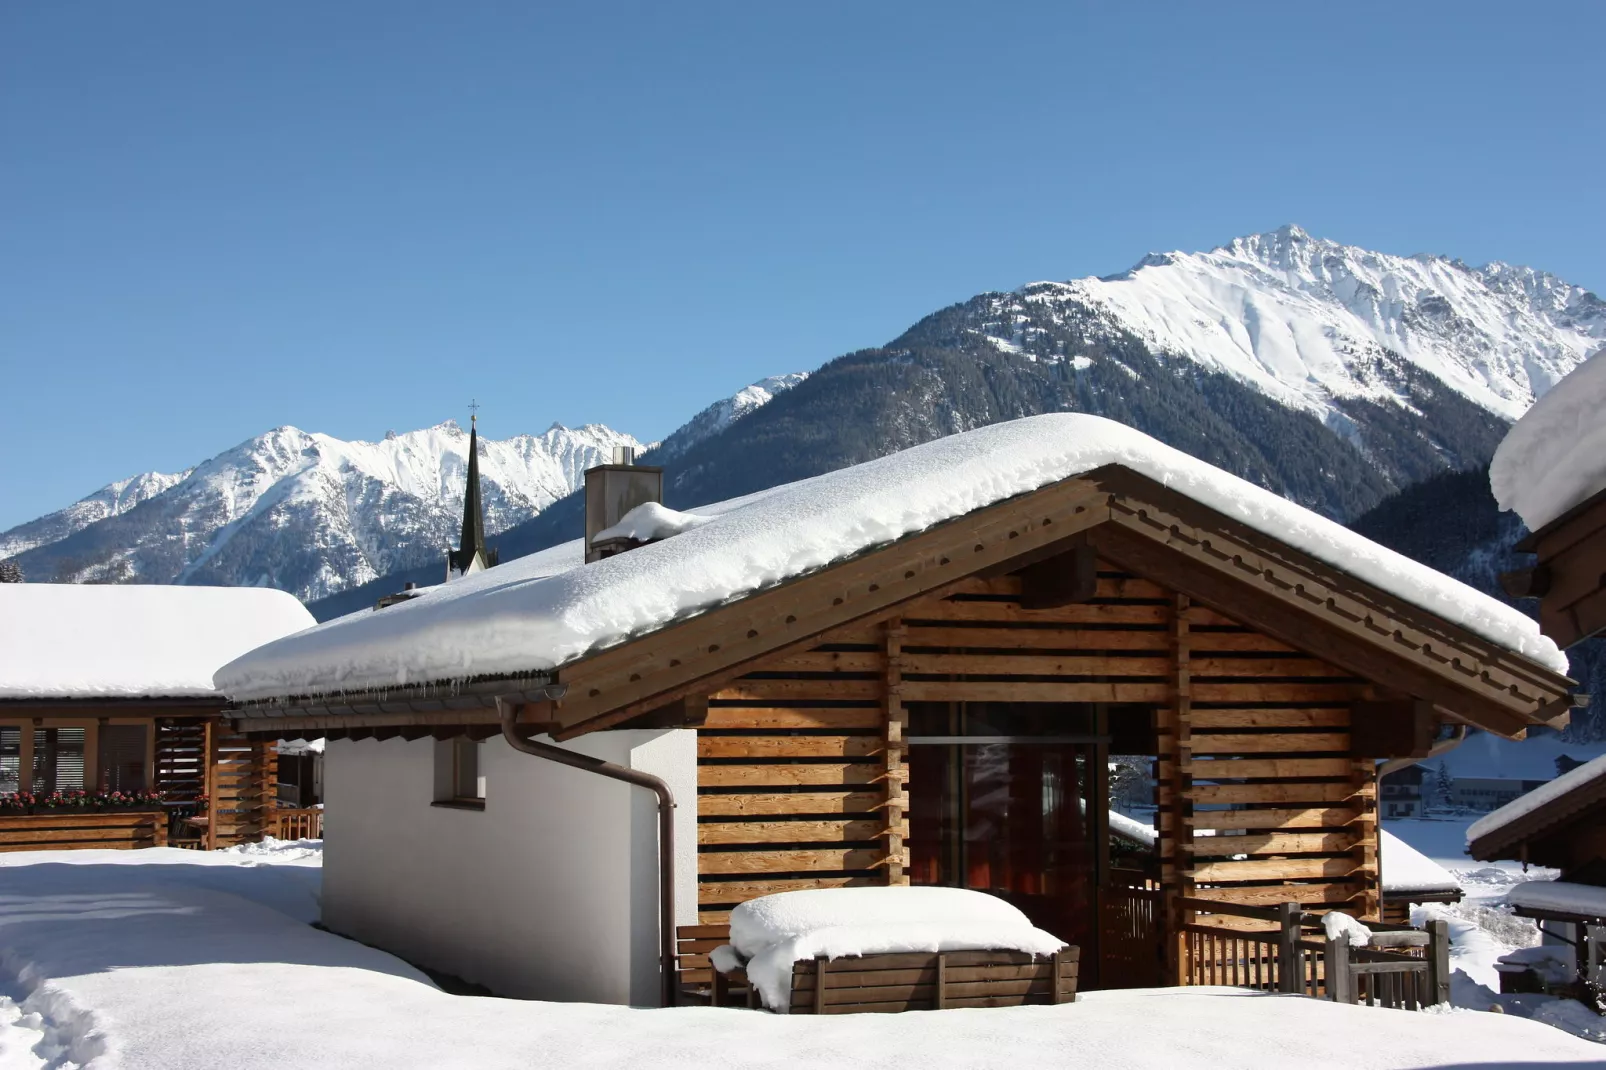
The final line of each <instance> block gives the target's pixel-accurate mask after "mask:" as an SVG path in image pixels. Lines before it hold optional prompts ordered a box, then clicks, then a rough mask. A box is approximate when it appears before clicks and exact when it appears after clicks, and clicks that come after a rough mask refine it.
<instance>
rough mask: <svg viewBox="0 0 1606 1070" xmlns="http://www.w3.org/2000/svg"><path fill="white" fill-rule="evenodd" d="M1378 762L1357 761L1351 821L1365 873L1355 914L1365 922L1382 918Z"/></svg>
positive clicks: (1359, 859)
mask: <svg viewBox="0 0 1606 1070" xmlns="http://www.w3.org/2000/svg"><path fill="white" fill-rule="evenodd" d="M1377 768H1378V767H1377V763H1376V762H1374V761H1372V760H1371V759H1370V758H1367V759H1362V760H1360V761H1357V762H1355V763H1354V774H1353V776H1354V782H1355V784H1356V791H1355V797H1354V798H1353V799H1352V800H1350V801H1351V802H1352V804H1353V805H1354V807H1355V810H1356V816H1355V820H1354V822H1353V823H1352V827H1353V828H1354V829H1355V831H1356V834H1357V835H1358V837H1359V839H1358V840H1357V841H1356V843H1355V847H1354V848H1353V850H1352V854H1353V855H1354V857H1355V859H1356V862H1357V863H1358V867H1357V868H1359V869H1360V871H1361V874H1362V878H1361V879H1362V887H1363V888H1364V889H1365V891H1363V892H1362V893H1361V901H1360V902H1359V903H1357V904H1356V914H1357V915H1358V916H1359V918H1360V919H1361V920H1362V921H1379V922H1380V921H1382V920H1383V866H1382V862H1381V860H1380V858H1379V854H1378V840H1379V836H1378V819H1377Z"/></svg>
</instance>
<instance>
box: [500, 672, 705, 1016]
mask: <svg viewBox="0 0 1606 1070" xmlns="http://www.w3.org/2000/svg"><path fill="white" fill-rule="evenodd" d="M522 704H523V702H522V700H520V699H519V698H518V697H517V696H504V697H501V698H498V699H497V700H496V708H497V712H498V713H499V714H500V715H501V717H500V719H501V722H502V738H503V739H506V740H507V741H508V745H509V746H511V747H512V748H513V749H514V750H516V751H520V752H522V753H524V754H528V755H531V756H533V757H536V758H545V759H546V760H547V761H549V762H557V763H558V764H559V765H566V766H568V767H569V768H571V769H579V770H581V771H583V772H587V773H596V774H597V775H598V776H605V777H608V778H609V779H611V780H619V781H623V782H624V783H626V784H631V785H634V786H635V787H638V788H646V789H647V790H648V791H650V792H652V793H653V794H654V795H656V796H657V797H658V962H659V967H658V968H659V971H660V980H661V984H662V999H663V1005H664V1006H665V1007H673V1006H674V1005H675V995H676V991H677V988H678V985H679V973H680V971H679V970H678V969H677V961H676V944H675V796H674V793H673V792H671V791H670V790H669V785H668V784H667V783H665V782H664V780H663V778H661V777H656V776H653V775H652V774H651V773H643V772H642V771H641V770H639V769H629V768H626V767H625V766H622V765H618V764H616V763H614V762H607V761H603V760H602V759H601V758H593V757H591V756H590V755H588V754H578V753H576V752H575V751H572V750H568V749H566V748H564V747H554V746H552V745H551V744H549V743H537V742H536V741H535V740H533V739H527V738H525V737H524V736H523V735H521V734H520V732H519V727H518V719H519V718H518V711H519V707H520V706H521V705H522Z"/></svg>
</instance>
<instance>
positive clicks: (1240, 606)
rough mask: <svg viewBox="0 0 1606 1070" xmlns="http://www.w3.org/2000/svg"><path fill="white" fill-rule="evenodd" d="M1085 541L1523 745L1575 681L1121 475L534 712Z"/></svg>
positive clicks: (756, 659) (611, 675)
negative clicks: (1518, 739)
mask: <svg viewBox="0 0 1606 1070" xmlns="http://www.w3.org/2000/svg"><path fill="white" fill-rule="evenodd" d="M1077 539H1085V540H1086V541H1087V542H1089V543H1090V544H1092V545H1093V546H1094V547H1095V548H1096V549H1097V550H1098V551H1099V552H1100V554H1102V555H1104V556H1105V557H1108V558H1109V559H1111V560H1112V561H1114V562H1116V563H1118V564H1121V565H1123V566H1124V567H1127V568H1130V569H1131V570H1132V571H1133V572H1135V573H1137V574H1139V575H1143V576H1146V577H1148V578H1150V579H1153V580H1156V581H1157V582H1160V583H1164V584H1166V585H1167V586H1170V587H1172V588H1173V589H1175V590H1177V591H1179V592H1181V593H1184V594H1187V595H1189V596H1191V597H1194V598H1196V599H1198V600H1200V601H1202V602H1204V603H1206V604H1208V605H1211V606H1213V607H1215V608H1216V609H1218V610H1219V611H1221V612H1225V613H1228V614H1229V615H1231V616H1234V617H1235V618H1237V619H1240V620H1243V621H1244V623H1246V624H1251V625H1253V626H1254V627H1256V628H1259V629H1262V630H1264V631H1266V632H1267V633H1268V634H1270V635H1272V636H1273V637H1275V638H1278V639H1281V640H1282V641H1284V642H1287V643H1289V644H1290V645H1293V646H1295V647H1297V648H1299V649H1303V650H1306V651H1308V652H1309V653H1312V654H1315V655H1317V656H1320V657H1323V658H1326V659H1327V660H1329V661H1331V662H1332V663H1333V664H1335V665H1338V666H1339V667H1341V668H1345V669H1348V670H1349V671H1351V672H1353V673H1355V674H1356V675H1358V676H1362V677H1365V678H1367V679H1370V680H1373V681H1377V682H1386V683H1387V684H1389V685H1390V686H1392V687H1394V688H1397V689H1399V690H1402V691H1405V692H1408V693H1410V694H1412V695H1414V696H1415V697H1417V698H1420V699H1424V700H1427V701H1430V702H1432V703H1434V704H1435V705H1437V706H1439V707H1441V708H1442V709H1443V710H1445V711H1448V712H1449V713H1450V714H1451V715H1453V716H1456V717H1459V718H1461V719H1464V720H1466V721H1468V722H1469V723H1471V724H1475V725H1477V726H1479V727H1482V728H1487V729H1489V730H1490V731H1493V732H1497V733H1499V734H1502V735H1506V736H1513V737H1520V736H1521V735H1522V734H1523V732H1524V731H1525V730H1526V728H1527V727H1528V726H1529V725H1530V724H1548V725H1552V726H1558V727H1559V726H1561V725H1565V724H1566V721H1567V715H1568V711H1569V710H1570V708H1571V704H1572V700H1571V697H1570V692H1569V689H1570V687H1571V686H1572V681H1570V680H1568V679H1567V678H1566V677H1564V676H1560V675H1559V674H1556V673H1554V672H1551V671H1550V670H1548V669H1546V668H1544V667H1543V666H1540V665H1537V664H1536V663H1534V662H1532V661H1529V660H1528V659H1527V658H1524V657H1522V656H1520V655H1517V654H1513V653H1511V652H1510V651H1507V650H1505V649H1504V648H1502V647H1499V646H1498V645H1496V644H1494V643H1491V642H1489V641H1488V640H1486V639H1483V638H1481V637H1480V636H1477V635H1475V634H1474V633H1472V632H1470V631H1467V630H1466V629H1464V628H1460V627H1459V626H1456V625H1454V624H1451V623H1450V622H1448V621H1444V620H1442V619H1441V618H1438V617H1436V616H1434V615H1433V614H1431V613H1428V612H1426V611H1424V610H1422V609H1420V608H1418V607H1416V606H1413V605H1410V604H1409V603H1405V602H1403V601H1401V600H1400V599H1398V598H1394V597H1392V596H1390V595H1388V594H1387V593H1386V592H1383V591H1381V590H1379V589H1377V588H1375V587H1372V586H1370V585H1368V584H1365V583H1363V582H1361V581H1359V580H1357V579H1356V578H1354V577H1353V576H1349V575H1348V574H1345V573H1343V572H1341V571H1340V570H1338V569H1335V568H1333V567H1332V566H1330V565H1325V564H1323V563H1322V562H1319V561H1317V560H1316V559H1315V558H1312V557H1310V556H1309V555H1308V554H1304V553H1302V552H1300V551H1297V550H1294V549H1293V548H1292V547H1289V546H1287V545H1286V544H1284V543H1281V542H1279V541H1278V540H1276V539H1273V538H1270V537H1268V536H1266V535H1264V534H1262V533H1260V532H1258V531H1256V530H1255V529H1253V528H1250V527H1248V526H1247V525H1245V524H1242V523H1240V522H1237V521H1234V520H1231V519H1230V518H1228V517H1226V516H1224V515H1222V514H1221V513H1219V512H1216V511H1215V510H1212V509H1209V508H1208V507H1205V506H1202V505H1200V504H1198V503H1197V502H1194V501H1192V500H1191V499H1189V498H1187V497H1185V496H1184V495H1181V494H1179V493H1177V492H1175V491H1172V490H1169V489H1168V488H1166V487H1165V486H1163V485H1162V484H1160V483H1158V482H1156V481H1154V480H1152V479H1149V478H1147V477H1145V476H1142V475H1139V474H1138V473H1136V472H1134V471H1132V470H1130V469H1127V468H1124V467H1121V466H1114V465H1112V466H1108V467H1106V468H1101V469H1099V470H1097V471H1095V472H1091V473H1088V474H1086V475H1084V476H1081V477H1079V478H1075V479H1070V480H1065V481H1062V482H1060V483H1056V484H1052V485H1050V486H1048V487H1044V488H1042V489H1040V490H1038V491H1035V492H1033V493H1030V494H1025V495H1022V496H1020V497H1017V498H1014V499H1011V500H1009V501H1006V502H1001V503H999V504H996V505H993V506H990V507H988V508H986V509H981V510H978V511H977V512H975V513H972V514H969V515H967V516H964V517H960V518H957V519H955V520H953V521H949V522H947V523H945V524H941V525H938V526H936V527H933V528H931V529H929V530H927V531H925V532H921V533H919V534H916V535H913V536H910V537H908V538H905V539H901V540H899V541H897V542H895V543H892V544H889V545H887V546H884V547H881V548H879V549H877V550H874V551H870V552H868V553H865V554H862V555H860V556H859V557H856V558H854V559H852V560H850V561H846V562H842V563H840V564H837V565H833V566H831V567H829V568H826V569H823V570H821V571H819V572H817V573H814V574H812V575H809V576H805V577H802V578H799V579H796V580H793V581H790V582H788V583H785V584H781V585H779V586H777V587H774V588H771V589H769V590H766V591H762V592H759V593H757V594H754V595H751V596H749V597H747V598H744V599H741V600H739V601H737V602H733V603H731V604H729V605H726V606H721V607H718V608H716V609H714V610H710V611H709V612H707V613H704V614H702V615H701V616H698V617H696V618H693V619H691V620H688V621H685V622H683V623H681V624H677V625H674V626H671V627H668V628H665V629H662V630H660V631H658V632H654V633H652V634H650V635H647V636H644V637H642V638H640V639H638V640H635V641H632V642H628V643H625V644H622V645H620V646H617V647H614V648H612V649H610V650H606V651H602V652H600V653H598V654H596V655H592V656H589V657H586V658H583V659H581V660H579V661H576V662H572V663H570V664H569V665H567V666H564V667H562V668H561V669H560V671H559V679H560V680H561V681H562V682H563V683H564V684H566V685H567V686H568V693H567V694H566V695H565V697H564V698H563V699H562V700H561V701H560V702H558V703H556V704H553V705H551V706H550V707H547V708H545V709H543V710H539V711H530V713H529V714H528V715H527V716H528V717H529V719H530V720H532V721H537V722H541V723H546V724H550V725H551V726H552V727H553V728H554V729H555V731H556V734H557V736H558V738H570V737H573V736H576V735H581V734H583V733H585V732H590V731H596V730H598V729H601V728H607V727H610V726H612V725H616V724H619V723H620V722H622V721H625V720H628V719H630V718H631V717H634V716H636V715H638V714H640V713H643V712H645V711H647V710H650V709H654V708H656V707H659V706H663V705H666V704H668V703H670V702H673V701H675V700H677V699H680V698H684V697H686V696H688V695H690V694H693V693H695V692H697V691H700V690H706V689H708V688H710V687H717V686H720V685H722V684H723V683H725V682H728V681H730V680H732V679H735V678H736V677H738V676H740V675H742V674H743V673H745V672H748V671H751V669H752V668H753V667H755V666H757V665H758V664H759V663H760V662H761V661H763V660H764V659H767V658H769V657H772V656H774V655H776V654H780V653H784V652H786V651H787V650H790V649H794V648H798V647H801V646H803V645H806V644H808V645H812V644H817V643H820V642H829V641H830V632H831V631H832V630H833V629H838V628H845V627H850V626H852V627H857V626H862V625H863V624H865V623H869V622H873V621H875V620H878V619H884V618H887V617H890V616H893V615H895V614H896V613H897V611H898V609H899V607H900V606H902V605H903V604H905V603H907V602H909V601H911V600H914V599H917V598H924V597H931V596H933V595H940V594H941V593H942V592H943V590H944V588H945V587H951V586H952V585H954V584H957V583H959V582H961V581H963V580H965V579H966V578H968V577H969V576H972V575H975V574H976V573H978V572H987V571H998V570H1000V569H1001V568H1004V567H1009V566H1014V567H1018V566H1019V565H1020V564H1023V563H1025V562H1027V561H1031V560H1039V559H1041V558H1043V557H1044V556H1047V554H1048V553H1050V552H1053V550H1054V548H1055V547H1063V546H1065V545H1068V544H1069V543H1070V542H1071V541H1074V540H1077Z"/></svg>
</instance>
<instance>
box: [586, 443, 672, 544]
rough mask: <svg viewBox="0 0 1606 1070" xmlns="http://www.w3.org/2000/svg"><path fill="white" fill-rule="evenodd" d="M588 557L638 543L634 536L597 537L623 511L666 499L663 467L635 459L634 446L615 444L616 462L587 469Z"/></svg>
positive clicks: (619, 517) (614, 522) (614, 459)
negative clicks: (631, 537) (626, 537)
mask: <svg viewBox="0 0 1606 1070" xmlns="http://www.w3.org/2000/svg"><path fill="white" fill-rule="evenodd" d="M585 487H586V544H585V550H586V560H587V561H588V562H589V561H596V560H599V559H600V558H604V557H612V556H613V555H614V554H618V553H623V552H624V551H626V550H629V549H631V548H632V547H634V546H636V545H638V544H637V543H636V542H635V540H633V539H607V540H605V541H603V542H602V543H598V542H597V541H596V534H597V532H599V531H606V530H607V529H608V528H611V527H613V526H614V525H615V524H617V523H619V521H620V520H622V519H623V518H624V515H625V514H626V513H628V512H630V510H632V509H634V508H635V507H636V506H638V505H642V504H645V503H646V502H662V501H663V500H664V470H663V469H662V468H659V467H656V466H653V465H641V464H637V463H636V448H635V447H634V446H615V447H614V448H613V463H612V464H599V465H598V466H597V467H595V468H588V469H586V484H585Z"/></svg>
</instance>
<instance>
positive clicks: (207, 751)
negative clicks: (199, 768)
mask: <svg viewBox="0 0 1606 1070" xmlns="http://www.w3.org/2000/svg"><path fill="white" fill-rule="evenodd" d="M217 727H218V726H217V722H216V721H207V722H206V737H205V739H204V740H203V744H204V745H203V746H202V747H201V762H202V764H203V768H204V771H205V775H204V777H203V778H202V780H201V783H202V784H204V785H205V786H206V787H205V793H206V850H208V851H215V850H217V823H218V805H217V804H218V798H217V792H218V779H217V772H218V769H217V762H218V739H217Z"/></svg>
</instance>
